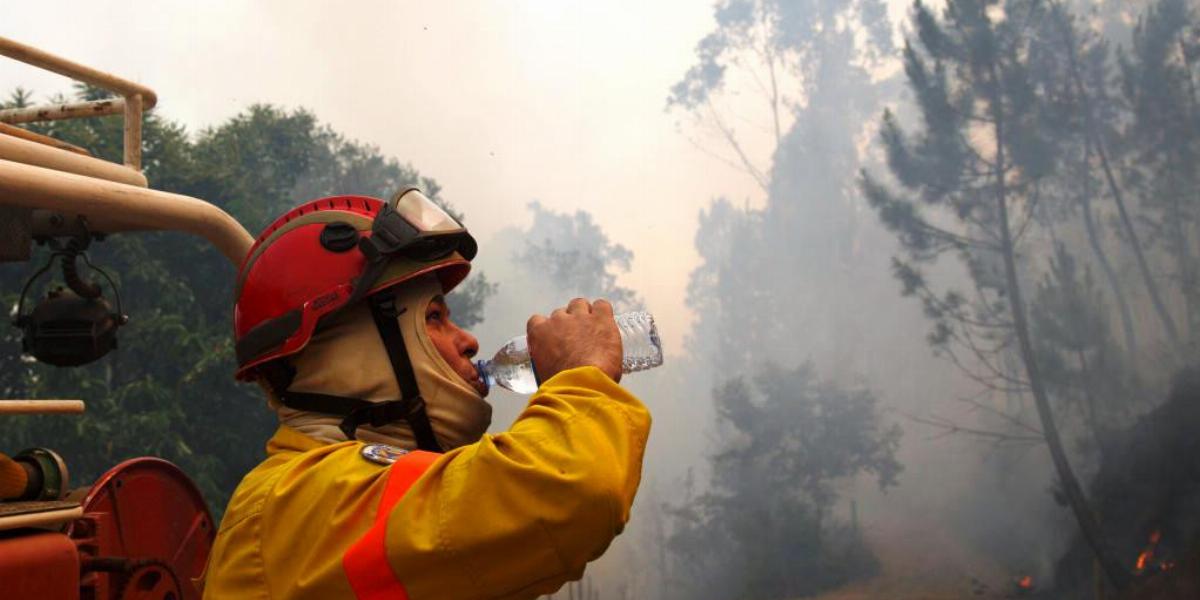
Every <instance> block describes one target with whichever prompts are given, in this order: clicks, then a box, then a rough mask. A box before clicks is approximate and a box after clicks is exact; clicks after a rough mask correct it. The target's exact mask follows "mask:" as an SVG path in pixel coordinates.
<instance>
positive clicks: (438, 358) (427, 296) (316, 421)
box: [270, 275, 492, 450]
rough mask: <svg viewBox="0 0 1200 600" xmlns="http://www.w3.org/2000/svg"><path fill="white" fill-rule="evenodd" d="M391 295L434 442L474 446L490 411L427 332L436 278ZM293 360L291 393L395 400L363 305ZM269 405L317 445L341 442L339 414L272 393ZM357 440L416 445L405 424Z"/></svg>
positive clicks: (438, 289)
mask: <svg viewBox="0 0 1200 600" xmlns="http://www.w3.org/2000/svg"><path fill="white" fill-rule="evenodd" d="M394 290H395V294H396V309H397V311H398V312H399V314H400V316H399V317H397V318H398V320H399V324H400V332H401V334H402V335H403V336H404V346H405V348H406V349H407V350H408V356H409V360H411V361H412V367H413V374H414V375H416V378H417V387H418V388H419V389H420V390H421V396H422V397H424V398H425V410H426V412H427V413H428V415H429V421H430V423H431V424H432V426H433V433H434V435H435V436H436V437H437V440H438V444H440V445H441V447H442V449H443V450H450V449H451V448H456V447H458V446H462V445H465V444H470V443H473V442H476V441H478V440H479V438H480V436H482V435H483V434H484V432H485V431H487V428H488V425H490V424H491V422H492V406H491V405H490V404H488V403H487V402H486V401H484V399H483V398H482V397H481V396H480V395H479V393H478V392H477V391H475V388H473V387H471V385H469V384H468V383H467V382H466V381H463V379H462V377H460V376H459V375H458V373H456V372H454V370H453V369H451V368H450V365H449V364H447V363H446V360H445V359H444V358H442V355H441V354H440V353H439V352H438V350H437V348H435V347H434V345H433V341H432V340H430V339H429V334H428V333H427V332H426V331H425V309H426V307H428V306H429V302H430V301H431V300H433V299H434V298H435V297H437V296H438V295H439V294H441V293H442V286H441V284H440V283H439V281H438V278H437V277H436V276H434V275H423V276H421V277H418V278H416V279H413V280H411V281H407V282H404V283H402V284H400V285H398V286H396V287H395V288H394ZM291 360H292V365H293V366H294V367H295V368H296V377H295V379H294V380H293V381H292V385H291V386H290V387H289V388H288V389H289V390H291V391H295V392H310V393H321V394H331V395H335V396H344V397H347V398H361V399H363V400H367V401H370V402H384V401H388V400H398V399H400V386H399V384H397V383H396V376H395V375H394V374H393V372H392V364H391V362H390V361H389V360H388V355H387V349H386V348H385V347H384V345H383V340H382V339H381V338H380V337H379V332H378V331H377V330H376V329H375V322H374V321H373V320H372V318H371V310H370V308H369V307H368V306H367V304H366V303H365V302H360V303H359V304H358V305H356V306H352V307H348V308H346V309H345V310H343V311H342V312H341V314H339V315H338V316H337V317H336V318H335V319H334V320H333V321H331V322H330V323H328V324H327V325H324V326H322V328H321V329H320V330H319V331H317V332H316V333H315V334H314V335H313V337H312V340H311V341H310V342H309V343H308V346H307V347H305V349H304V351H303V352H301V353H300V354H299V355H297V356H294V357H292V359H291ZM270 404H271V408H273V409H274V410H275V412H276V413H277V414H278V415H279V422H280V423H282V424H284V425H287V426H289V427H292V428H294V429H297V430H299V431H300V432H301V433H303V434H305V435H307V436H309V437H312V438H315V439H317V440H320V441H322V442H326V443H336V442H344V441H346V436H345V434H343V433H342V431H341V429H338V424H339V423H340V422H341V420H342V419H341V417H337V416H334V415H327V414H322V413H314V412H306V411H300V410H295V409H292V408H288V407H286V406H283V405H282V404H281V403H279V401H278V399H276V398H275V397H274V396H273V395H271V396H270ZM356 435H357V437H358V439H360V440H363V441H365V442H376V443H383V444H391V445H394V446H399V447H402V448H408V449H412V448H416V447H417V444H416V442H415V440H414V439H413V434H412V431H411V430H410V429H409V427H408V423H406V422H404V421H397V422H394V423H390V424H388V425H384V426H382V427H371V426H369V425H363V426H360V427H359V428H358V431H357V433H356Z"/></svg>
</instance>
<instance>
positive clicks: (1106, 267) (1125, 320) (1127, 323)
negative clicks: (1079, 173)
mask: <svg viewBox="0 0 1200 600" xmlns="http://www.w3.org/2000/svg"><path fill="white" fill-rule="evenodd" d="M1088 146H1089V147H1088V148H1087V151H1086V153H1085V159H1084V174H1083V179H1084V181H1083V196H1082V197H1081V198H1080V204H1081V205H1082V206H1081V207H1080V208H1081V210H1082V212H1083V226H1084V228H1085V229H1086V230H1087V238H1088V244H1089V245H1090V246H1091V247H1092V253H1093V254H1095V255H1096V262H1098V263H1100V270H1101V271H1103V272H1104V279H1105V281H1107V282H1108V287H1109V288H1111V289H1112V293H1113V297H1114V298H1115V299H1116V301H1117V310H1118V312H1119V313H1120V315H1121V331H1122V333H1123V334H1124V338H1125V357H1126V360H1130V361H1133V360H1136V357H1137V337H1136V336H1135V334H1134V329H1133V313H1132V311H1131V310H1130V309H1129V300H1128V299H1127V298H1126V297H1125V290H1124V288H1123V287H1122V286H1121V280H1120V278H1118V277H1117V272H1116V269H1114V268H1113V266H1112V262H1110V261H1109V260H1108V253H1106V252H1105V251H1104V245H1103V244H1102V243H1101V241H1100V232H1099V230H1098V229H1097V228H1096V219H1095V217H1094V216H1093V215H1092V182H1091V177H1090V172H1089V171H1090V167H1091V164H1092V153H1091V147H1090V145H1088Z"/></svg>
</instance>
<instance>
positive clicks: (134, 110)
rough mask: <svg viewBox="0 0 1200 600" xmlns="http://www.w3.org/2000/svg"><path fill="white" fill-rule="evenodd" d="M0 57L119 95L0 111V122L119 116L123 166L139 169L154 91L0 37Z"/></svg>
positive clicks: (140, 167)
mask: <svg viewBox="0 0 1200 600" xmlns="http://www.w3.org/2000/svg"><path fill="white" fill-rule="evenodd" d="M0 55H4V56H7V57H9V58H11V59H13V60H18V61H21V62H23V63H25V64H28V65H33V66H35V67H39V68H42V69H45V70H47V71H53V72H55V73H58V74H59V75H63V76H65V77H70V78H71V79H74V80H76V81H82V82H84V83H87V84H90V85H94V86H96V87H98V88H102V89H105V90H108V91H110V92H113V93H115V94H118V95H120V96H121V98H119V99H105V100H93V101H90V102H75V103H69V104H54V105H47V106H31V107H28V108H10V109H7V110H0V123H10V124H15V123H32V122H35V121H53V120H56V119H78V118H80V117H100V116H105V115H116V114H123V115H125V166H126V167H129V168H130V169H133V170H135V171H140V170H141V169H142V113H143V112H145V111H146V110H148V109H151V108H154V105H155V104H158V95H157V94H155V93H154V90H152V89H150V88H148V87H146V86H144V85H142V84H140V83H134V82H132V81H129V80H126V79H122V78H120V77H117V76H116V75H110V74H108V73H105V72H103V71H98V70H96V69H93V68H91V67H88V66H84V65H81V64H79V63H76V62H73V61H69V60H67V59H65V58H61V57H58V56H55V55H53V54H50V53H49V52H44V51H42V50H38V49H37V48H34V47H33V46H28V45H26V44H22V43H20V42H16V41H13V40H10V39H7V38H2V37H0Z"/></svg>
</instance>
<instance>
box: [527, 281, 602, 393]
mask: <svg viewBox="0 0 1200 600" xmlns="http://www.w3.org/2000/svg"><path fill="white" fill-rule="evenodd" d="M525 333H526V339H527V341H528V343H529V355H530V356H531V357H533V366H534V369H535V370H536V372H537V376H538V380H539V381H545V380H547V379H550V378H551V377H554V376H555V375H557V374H558V373H559V372H561V371H566V370H567V369H573V368H575V367H586V366H593V367H598V368H599V369H600V370H601V371H604V373H605V374H606V375H608V376H609V377H611V378H612V380H613V381H616V382H618V383H619V382H620V381H621V351H622V349H621V332H620V331H618V330H617V322H616V321H615V320H614V318H613V307H612V305H611V304H609V303H608V301H607V300H597V301H595V302H588V301H587V300H584V299H583V298H576V299H574V300H572V301H571V302H570V303H569V304H567V307H566V308H560V309H558V310H556V311H554V312H552V313H550V317H549V318H547V317H543V316H542V315H534V316H532V317H530V318H529V322H528V323H526V324H525Z"/></svg>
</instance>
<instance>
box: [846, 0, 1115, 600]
mask: <svg viewBox="0 0 1200 600" xmlns="http://www.w3.org/2000/svg"><path fill="white" fill-rule="evenodd" d="M1048 17H1049V15H1048V14H1047V11H1046V7H1045V5H1044V3H1042V2H1037V1H1036V0H1029V1H1023V0H1010V1H1000V0H949V1H948V2H947V3H946V8H945V9H944V11H943V13H942V14H941V16H940V17H939V16H935V14H934V13H933V12H932V11H931V10H930V9H929V8H927V7H926V6H925V5H924V4H923V3H922V2H920V0H918V1H917V2H916V3H915V6H914V19H915V25H916V34H917V38H918V39H917V43H916V44H914V43H913V42H912V41H910V42H909V43H908V44H907V45H906V47H905V50H904V59H905V73H906V75H907V77H908V81H909V85H910V87H911V89H912V91H913V93H914V95H915V96H916V99H917V103H918V107H919V110H920V116H921V121H922V123H921V128H920V129H919V130H918V132H917V133H916V134H915V135H910V134H907V133H906V132H905V131H904V130H903V129H902V128H901V126H900V124H899V122H898V121H897V119H896V117H895V116H894V115H892V114H891V113H885V115H884V126H883V132H882V134H881V135H882V141H883V144H884V146H885V148H886V151H887V154H888V165H889V167H890V171H891V174H892V175H893V176H894V177H895V179H896V180H897V181H898V182H899V184H900V189H899V190H893V189H890V188H889V187H888V186H887V185H885V184H883V183H882V182H880V181H879V180H877V179H876V178H874V177H872V176H871V175H870V174H868V173H866V172H864V173H863V175H862V178H861V187H862V189H863V191H864V193H865V194H866V195H867V197H868V199H869V200H870V202H871V203H872V205H873V206H874V207H875V209H876V211H877V212H878V214H879V216H880V218H881V219H882V220H883V222H884V223H885V224H886V225H887V226H888V227H889V228H890V229H891V230H892V231H893V232H894V233H895V234H896V236H897V238H898V239H899V241H900V242H901V244H902V246H903V250H904V252H903V258H900V257H897V258H896V259H895V262H894V265H895V270H896V275H897V277H898V278H899V279H900V280H901V283H902V285H903V288H904V291H905V293H907V294H914V295H916V296H918V297H919V298H920V299H921V300H922V302H923V303H924V306H925V308H926V312H927V314H928V315H929V316H930V317H931V319H932V320H933V322H934V329H933V332H932V333H931V334H930V341H931V343H933V344H934V345H935V347H936V348H937V349H938V350H939V351H941V352H942V353H944V354H945V355H946V356H948V357H950V358H951V359H952V360H955V361H956V362H958V364H959V365H960V366H962V367H963V368H964V369H965V370H967V371H968V373H969V374H971V375H972V376H973V377H975V378H976V379H977V380H978V381H980V382H981V383H983V384H984V385H988V386H990V387H992V388H993V389H997V390H1004V391H1011V392H1019V393H1029V394H1030V395H1032V397H1033V400H1034V404H1035V407H1036V409H1037V414H1038V417H1039V420H1040V422H1041V431H1042V433H1043V436H1044V438H1045V441H1046V445H1047V447H1048V449H1049V451H1050V456H1051V459H1052V461H1053V463H1054V467H1055V470H1056V472H1057V474H1058V478H1059V484H1060V486H1061V489H1062V492H1063V496H1064V497H1065V499H1066V501H1067V503H1068V505H1069V507H1070V508H1071V510H1072V512H1073V513H1074V516H1075V519H1076V521H1077V522H1078V523H1079V527H1080V529H1081V531H1082V533H1083V536H1084V537H1085V539H1086V540H1087V541H1088V543H1089V545H1090V546H1091V548H1092V550H1093V551H1094V553H1095V554H1096V557H1097V559H1098V561H1099V563H1100V564H1101V566H1102V568H1103V569H1104V572H1105V573H1106V575H1107V576H1108V578H1109V579H1110V581H1112V583H1113V584H1114V585H1115V586H1116V587H1118V588H1122V587H1124V586H1125V585H1126V584H1127V582H1128V581H1129V577H1130V576H1129V573H1128V572H1127V571H1126V570H1125V569H1124V567H1123V566H1122V565H1121V564H1120V563H1119V562H1118V561H1117V560H1116V557H1115V555H1114V554H1113V552H1112V550H1111V549H1110V548H1109V547H1108V545H1107V543H1106V542H1105V540H1104V539H1103V536H1102V532H1101V529H1100V526H1099V523H1098V522H1097V521H1096V518H1095V515H1094V513H1093V512H1092V511H1091V510H1090V508H1089V506H1088V502H1087V499H1086V497H1085V495H1084V492H1083V489H1082V487H1081V485H1080V483H1079V480H1078V478H1077V477H1076V475H1075V472H1074V470H1073V469H1072V467H1071V464H1070V461H1069V459H1068V457H1067V454H1066V450H1065V449H1064V447H1063V442H1062V439H1061V437H1060V434H1059V430H1058V426H1057V424H1056V421H1055V414H1054V411H1053V410H1052V407H1051V404H1050V396H1049V391H1048V390H1047V387H1046V382H1045V380H1044V377H1043V375H1042V368H1041V365H1040V364H1039V362H1038V357H1037V353H1036V351H1035V347H1034V340H1033V338H1032V333H1031V328H1030V323H1029V313H1028V308H1027V306H1026V304H1025V302H1026V301H1025V298H1024V295H1025V294H1024V293H1025V289H1024V287H1025V286H1024V284H1025V283H1026V280H1027V278H1026V277H1023V276H1022V272H1021V271H1022V269H1023V268H1026V266H1027V265H1026V263H1027V260H1028V259H1027V257H1025V256H1023V255H1022V252H1021V245H1022V242H1023V240H1024V238H1025V236H1026V235H1027V234H1028V231H1029V229H1030V228H1031V227H1035V226H1036V223H1035V214H1036V208H1037V203H1038V201H1039V200H1040V193H1041V189H1040V187H1039V184H1040V183H1041V182H1042V180H1043V179H1044V178H1045V177H1047V176H1048V175H1049V174H1051V173H1052V172H1053V171H1054V169H1055V166H1056V165H1055V160H1054V153H1053V152H1052V144H1051V143H1050V141H1049V140H1047V139H1046V138H1045V132H1047V131H1049V130H1050V129H1051V128H1050V127H1049V126H1048V123H1046V122H1045V119H1048V118H1049V117H1050V113H1049V112H1048V111H1046V110H1044V106H1043V105H1042V93H1041V92H1042V90H1040V89H1039V88H1038V86H1037V81H1036V78H1035V77H1033V76H1032V75H1031V72H1030V65H1029V63H1028V61H1029V57H1030V55H1031V44H1032V41H1031V40H1032V39H1033V36H1032V35H1031V34H1030V28H1031V27H1033V26H1034V24H1037V23H1041V22H1043V21H1044V20H1045V19H1046V18H1048ZM946 254H950V255H954V256H957V257H958V258H959V259H960V260H961V261H962V263H963V264H964V266H966V268H967V270H968V272H969V274H970V279H971V282H972V283H973V286H974V290H972V291H973V294H971V295H970V296H968V295H965V294H963V293H961V292H957V291H953V290H951V291H948V292H946V293H945V294H941V293H939V292H937V291H936V290H935V286H934V285H933V284H932V283H930V282H929V281H928V280H927V279H926V278H925V276H924V275H923V273H922V271H921V266H922V265H927V264H930V263H933V262H935V261H936V260H937V259H938V258H939V257H940V256H942V255H946ZM970 298H974V299H973V300H971V299H970ZM964 353H965V354H964ZM1010 353H1015V354H1016V356H1017V357H1019V359H1020V360H1019V364H1020V369H1019V373H1018V374H1014V373H1011V372H1009V370H1008V369H1007V368H1006V367H1005V365H1003V364H1000V362H999V360H998V359H1001V358H1003V357H1005V356H1007V355H1009V354H1010Z"/></svg>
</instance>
